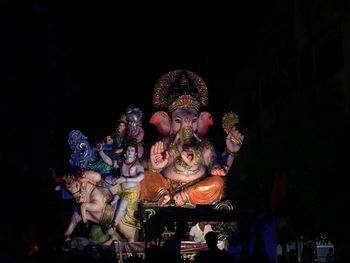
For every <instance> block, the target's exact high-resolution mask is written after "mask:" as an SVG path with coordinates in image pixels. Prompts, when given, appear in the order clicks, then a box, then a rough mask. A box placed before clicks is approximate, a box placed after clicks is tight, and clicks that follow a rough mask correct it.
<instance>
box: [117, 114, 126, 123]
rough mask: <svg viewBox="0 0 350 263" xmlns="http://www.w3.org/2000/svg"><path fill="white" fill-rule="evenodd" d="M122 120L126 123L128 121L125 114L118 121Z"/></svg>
mask: <svg viewBox="0 0 350 263" xmlns="http://www.w3.org/2000/svg"><path fill="white" fill-rule="evenodd" d="M120 122H123V123H125V124H127V123H128V121H127V119H126V116H125V114H123V115H122V116H120V119H119V120H118V123H120Z"/></svg>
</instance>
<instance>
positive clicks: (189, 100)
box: [168, 94, 201, 112]
mask: <svg viewBox="0 0 350 263" xmlns="http://www.w3.org/2000/svg"><path fill="white" fill-rule="evenodd" d="M200 107H201V104H200V103H199V101H198V100H196V99H195V98H193V97H192V96H191V95H187V94H185V95H182V96H180V97H178V98H177V99H175V100H174V101H173V102H172V103H171V104H170V105H169V106H168V110H169V112H173V111H174V110H177V109H180V108H194V109H195V110H197V111H199V109H200Z"/></svg>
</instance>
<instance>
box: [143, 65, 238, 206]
mask: <svg viewBox="0 0 350 263" xmlns="http://www.w3.org/2000/svg"><path fill="white" fill-rule="evenodd" d="M153 105H154V107H155V108H156V110H157V111H156V112H155V113H154V114H153V115H152V117H151V119H150V123H152V124H154V125H155V126H156V128H157V130H158V132H159V133H160V134H161V136H162V137H161V139H160V140H159V141H157V142H156V143H155V144H154V145H152V146H151V149H150V155H149V158H148V159H146V160H145V164H144V166H145V177H144V180H143V181H142V182H141V196H140V198H141V201H153V202H157V203H158V205H159V206H165V205H169V204H174V205H176V206H183V205H185V204H193V205H197V204H213V203H215V202H218V201H220V200H221V198H222V196H223V189H224V180H223V178H222V177H223V176H225V175H226V174H227V172H228V170H229V169H230V167H231V165H232V163H233V161H234V159H235V157H236V155H237V153H238V151H239V150H240V148H241V146H242V142H243V140H244V136H243V135H242V134H241V133H240V132H239V130H238V129H236V127H235V125H234V124H235V123H234V122H233V123H231V125H230V124H229V125H226V126H225V127H226V129H227V130H226V132H227V136H226V147H225V150H224V152H223V156H225V157H226V158H221V157H222V156H221V155H220V156H218V155H217V153H216V149H215V147H214V145H213V144H212V143H211V142H210V141H209V140H208V139H207V138H206V137H205V135H206V133H207V132H208V130H209V127H210V126H211V125H213V119H212V117H211V114H210V113H209V112H207V111H205V108H206V107H207V106H208V89H207V86H206V84H205V82H204V81H203V79H202V78H201V77H200V76H198V75H197V74H196V73H194V72H191V71H187V70H174V71H171V72H168V73H166V74H165V75H163V76H162V77H161V78H160V79H159V80H158V81H157V82H156V84H155V87H154V90H153Z"/></svg>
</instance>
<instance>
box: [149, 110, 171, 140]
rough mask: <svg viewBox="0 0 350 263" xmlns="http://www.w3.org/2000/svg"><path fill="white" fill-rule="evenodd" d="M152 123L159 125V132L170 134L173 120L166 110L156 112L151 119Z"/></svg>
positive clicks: (164, 134)
mask: <svg viewBox="0 0 350 263" xmlns="http://www.w3.org/2000/svg"><path fill="white" fill-rule="evenodd" d="M149 122H150V123H152V124H154V125H155V126H156V127H157V130H158V132H159V133H160V134H161V135H163V136H168V135H170V131H171V120H170V117H169V115H168V113H166V112H165V111H157V112H155V113H154V114H153V115H152V117H151V119H150V121H149Z"/></svg>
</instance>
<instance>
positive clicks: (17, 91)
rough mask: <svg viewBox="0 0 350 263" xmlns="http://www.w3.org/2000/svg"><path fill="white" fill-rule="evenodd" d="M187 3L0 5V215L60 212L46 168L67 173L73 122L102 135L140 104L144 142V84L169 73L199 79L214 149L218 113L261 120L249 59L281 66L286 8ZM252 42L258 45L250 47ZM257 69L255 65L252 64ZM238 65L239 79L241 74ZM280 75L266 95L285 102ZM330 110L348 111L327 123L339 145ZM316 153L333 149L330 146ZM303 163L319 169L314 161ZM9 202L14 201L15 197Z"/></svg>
mask: <svg viewBox="0 0 350 263" xmlns="http://www.w3.org/2000/svg"><path fill="white" fill-rule="evenodd" d="M189 2H190V1H173V2H171V3H167V4H164V3H156V2H151V3H148V1H147V3H146V2H144V3H143V2H141V3H136V2H130V3H129V2H127V1H126V2H125V3H123V6H120V5H119V2H118V1H115V2H114V4H113V5H107V4H102V3H96V2H95V3H94V4H88V3H87V2H84V3H65V4H63V3H60V2H59V1H57V2H50V3H49V4H48V3H45V2H44V1H32V2H27V3H25V4H23V3H21V4H20V5H19V4H16V3H12V2H11V1H8V3H2V4H1V8H0V12H1V15H0V19H1V23H0V24H1V39H2V40H1V44H0V47H1V61H0V65H1V71H0V74H1V75H0V77H1V96H0V102H1V104H0V107H1V110H0V112H1V119H2V125H1V127H2V128H1V129H0V130H1V138H2V144H3V145H2V147H1V156H0V158H1V165H2V167H3V174H2V175H1V177H2V178H3V186H4V189H3V190H2V191H1V194H2V196H3V198H6V199H4V200H9V201H6V202H5V209H6V211H8V212H7V213H6V214H7V215H10V217H6V218H2V219H3V220H5V222H9V221H10V222H14V220H17V219H18V220H20V221H31V219H32V218H35V219H34V220H39V222H43V221H45V222H48V221H50V220H51V222H56V223H59V220H60V218H57V214H58V213H56V212H55V209H60V208H59V204H57V194H56V193H55V192H54V189H53V187H54V185H53V183H52V182H51V181H50V173H49V168H50V167H54V168H56V169H57V170H58V171H62V172H64V171H65V170H66V169H67V167H68V160H69V156H70V151H69V148H68V144H67V134H68V132H69V131H70V130H72V129H80V130H81V131H82V132H83V133H84V134H85V135H87V136H88V137H89V140H90V141H91V142H92V141H95V140H99V139H103V138H104V137H105V136H106V135H107V134H109V133H110V132H111V131H112V129H113V127H114V125H115V124H116V121H117V119H119V117H120V115H121V114H123V112H124V111H125V109H126V108H127V107H138V108H140V109H141V110H142V111H143V123H144V128H145V131H146V135H145V141H146V142H147V141H149V140H151V139H154V138H155V137H156V135H155V131H156V130H155V129H154V127H151V125H150V124H148V120H149V118H150V116H151V115H152V113H153V112H154V109H153V106H152V90H153V85H154V83H155V82H156V81H157V79H158V78H159V77H161V76H162V75H163V74H164V73H166V72H168V71H171V70H175V69H187V70H191V71H194V72H196V73H198V74H199V75H200V76H201V77H202V78H203V79H204V80H205V82H206V83H207V85H208V90H209V106H208V111H210V112H211V113H212V114H213V117H214V122H215V123H214V127H212V128H211V130H210V132H209V134H208V136H209V137H210V138H211V139H212V140H213V142H214V143H215V144H216V145H218V147H219V148H221V149H223V147H224V144H223V143H224V136H225V134H224V132H223V130H222V128H221V121H220V120H221V117H222V116H223V115H224V114H225V113H226V112H228V111H235V112H236V113H237V114H239V116H240V123H239V125H238V128H239V129H240V130H241V131H242V132H243V133H248V132H249V131H251V130H252V129H253V128H252V127H254V126H257V125H259V105H258V100H257V98H256V94H257V92H256V89H257V87H258V86H259V83H258V82H254V81H249V80H252V79H255V78H256V76H257V75H258V74H259V73H257V72H256V70H255V69H256V68H259V67H254V66H252V65H256V63H258V58H260V61H264V58H266V57H269V56H271V57H279V58H280V61H282V62H281V64H283V61H284V60H287V59H286V58H287V57H288V56H293V52H295V49H293V45H294V36H293V25H292V18H291V15H290V13H289V12H288V11H286V9H288V6H287V5H286V7H284V8H283V7H281V10H279V12H275V11H276V10H271V6H272V4H271V3H272V2H271V3H270V2H269V4H266V3H265V4H263V3H260V2H264V1H249V2H247V3H245V2H246V1H232V3H231V2H229V1H228V2H226V3H221V4H215V5H213V4H209V3H208V4H205V3H203V2H200V3H199V2H198V3H197V2H196V3H189ZM283 27H284V28H283ZM269 30H270V31H269ZM259 41H261V42H262V43H264V44H263V45H259V44H257V43H259ZM261 54H263V55H261ZM270 60H271V61H273V60H274V59H273V58H271V59H270ZM264 66H265V64H264V63H262V64H261V68H264ZM249 68H252V70H251V71H249V70H247V69H249ZM243 69H245V71H243ZM291 71H292V70H291ZM243 72H245V73H244V74H247V72H248V75H247V76H245V77H243V76H242V74H243ZM262 72H264V71H262ZM250 75H251V76H250ZM292 76H293V75H292ZM242 79H243V80H242ZM244 79H247V80H248V81H245V80H244ZM283 81H284V80H281V82H280V83H282V85H283V89H279V92H278V93H274V92H271V93H270V95H268V97H269V98H270V99H271V100H273V98H274V97H276V96H279V97H278V98H280V99H281V104H283V103H284V102H288V103H289V102H290V98H291V90H293V89H294V85H295V78H294V76H293V77H292V78H291V79H290V80H289V82H288V85H284V84H285V82H283ZM286 87H288V88H286ZM265 94H269V93H268V91H266V93H265ZM321 98H322V97H321ZM306 99H309V98H306ZM318 102H319V101H318ZM310 103H311V104H310V105H309V111H308V114H309V116H311V117H310V118H311V119H313V118H314V117H315V116H319V114H320V112H316V110H315V107H319V108H322V106H320V105H316V106H315V105H314V104H313V103H316V102H315V101H312V100H310ZM334 104H337V103H336V102H335V103H334ZM328 105H329V104H328ZM282 108H283V107H282ZM313 110H315V112H314V111H313ZM339 111H341V112H342V114H343V115H344V116H345V119H344V118H342V121H341V124H339V123H338V122H337V120H336V119H334V118H332V119H331V120H333V122H332V125H333V126H334V127H335V129H336V130H337V131H338V133H337V136H338V138H337V139H336V140H335V141H334V143H339V141H341V139H340V138H341V137H343V136H345V132H346V131H348V127H349V124H348V123H347V120H348V119H346V118H348V115H346V114H345V113H344V112H343V111H342V110H339ZM325 112H326V110H325ZM288 114H289V115H288V117H287V116H286V117H280V118H281V119H284V122H285V123H287V122H293V121H295V120H300V116H301V115H300V112H295V114H296V115H294V116H293V115H292V114H293V112H288ZM269 116H271V120H269V119H264V122H265V123H269V121H272V120H273V118H278V112H277V110H276V112H273V108H272V113H271V114H270V115H269ZM276 116H277V117H276ZM305 116H306V115H305ZM305 116H304V117H305ZM315 118H316V119H317V117H315ZM328 120H329V119H328ZM285 123H284V124H282V128H281V127H280V126H278V125H277V126H276V127H275V128H276V130H275V133H274V132H271V133H269V136H271V137H274V136H275V137H278V136H279V134H278V132H281V131H284V130H285V127H284V126H283V125H287V124H285ZM320 124H322V121H321V120H318V121H315V125H320ZM310 125H312V124H310ZM291 126H294V125H291ZM288 127H289V126H288ZM309 128H310V127H309ZM319 128H321V126H317V127H316V128H315V127H311V128H310V129H311V130H312V129H315V130H318V129H319ZM323 128H324V127H323V126H322V129H323ZM341 128H344V130H342V129H341ZM325 129H326V131H327V134H330V132H331V131H332V129H331V128H330V127H328V128H325ZM339 129H340V132H339ZM300 130H301V129H298V132H300ZM288 132H290V133H292V132H293V131H290V130H289V131H288ZM248 135H249V134H248ZM246 137H247V138H246V140H247V145H250V147H247V148H246V149H242V150H243V151H244V155H245V156H247V155H249V154H250V152H249V149H252V148H254V150H252V151H251V154H252V155H256V154H257V152H259V149H258V147H264V145H263V144H262V142H259V145H255V146H254V142H255V141H256V139H249V136H246ZM253 137H254V138H256V137H258V135H256V134H255V135H253ZM220 138H221V139H220ZM316 144H317V143H316ZM311 147H312V144H311ZM343 147H345V146H344V145H343V146H342V147H333V146H332V147H331V149H330V150H331V151H332V153H334V152H337V151H338V154H336V156H337V158H343V159H345V158H344V156H343V154H342V153H343V152H344V153H345V148H343ZM277 148H278V147H277ZM281 148H282V146H281V147H280V148H279V149H278V151H277V153H275V155H274V156H276V155H278V153H279V152H280V151H281ZM282 150H283V149H282ZM325 152H327V155H329V154H330V151H329V150H328V149H327V150H325ZM311 155H312V154H311ZM247 159H252V158H249V157H246V160H247ZM316 159H317V158H316ZM274 160H275V159H274ZM320 161H322V158H321V159H320ZM246 163H247V164H246V166H248V165H255V164H252V163H249V162H246ZM312 164H313V165H321V163H318V161H314V160H313V163H312ZM323 164H324V163H323ZM259 165H261V163H259ZM325 165H326V166H327V165H328V166H332V165H334V163H333V162H332V163H330V164H325ZM328 166H327V167H328ZM341 167H343V165H342V166H341ZM260 168H262V169H264V166H262V167H261V166H260ZM266 169H269V167H267V168H266ZM337 169H338V171H341V168H339V167H338V168H337ZM248 171H249V169H248ZM312 172H315V171H311V173H312ZM242 176H243V177H242V178H244V176H247V174H244V175H242ZM312 178H317V175H316V174H314V175H312ZM320 189H324V188H322V187H320ZM15 198H19V200H21V199H23V201H16V202H12V200H14V199H15ZM346 198H348V197H346ZM22 209H23V210H22ZM44 210H45V211H48V214H47V215H46V216H45V217H46V218H47V220H45V219H43V218H42V215H43V211H44ZM2 214H3V213H2ZM19 216H20V217H19ZM13 218H17V219H13ZM19 218H20V219H19ZM38 218H40V219H38ZM18 222H19V221H18Z"/></svg>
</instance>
